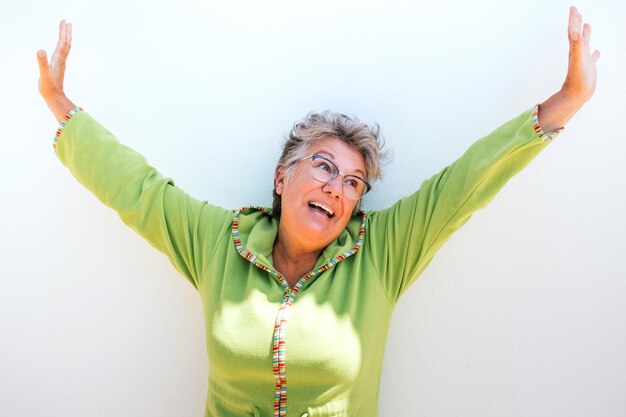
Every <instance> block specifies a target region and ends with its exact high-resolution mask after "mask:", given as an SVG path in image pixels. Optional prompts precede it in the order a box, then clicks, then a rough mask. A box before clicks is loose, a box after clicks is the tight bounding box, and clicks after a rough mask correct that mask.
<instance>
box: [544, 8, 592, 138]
mask: <svg viewBox="0 0 626 417" xmlns="http://www.w3.org/2000/svg"><path fill="white" fill-rule="evenodd" d="M567 38H568V39H569V65H568V69H567V76H566V77H565V82H564V83H563V87H561V89H560V90H559V91H558V92H557V93H556V94H554V95H552V96H551V97H550V98H549V99H547V100H546V101H544V102H543V103H541V105H540V106H539V123H540V124H541V126H543V128H544V129H545V130H555V129H557V128H560V127H563V126H565V124H566V123H567V122H568V121H569V120H570V119H571V118H572V116H574V114H576V112H577V111H578V110H580V108H581V107H582V106H583V105H584V104H585V103H586V102H587V101H588V100H589V99H590V98H591V96H593V93H594V91H595V89H596V78H597V71H596V62H597V61H598V58H600V51H597V50H596V51H594V52H593V53H591V48H590V46H589V40H590V39H591V25H590V24H589V23H585V24H584V25H583V17H582V15H581V14H580V13H579V12H578V10H577V9H576V7H574V6H572V7H570V10H569V24H568V26H567Z"/></svg>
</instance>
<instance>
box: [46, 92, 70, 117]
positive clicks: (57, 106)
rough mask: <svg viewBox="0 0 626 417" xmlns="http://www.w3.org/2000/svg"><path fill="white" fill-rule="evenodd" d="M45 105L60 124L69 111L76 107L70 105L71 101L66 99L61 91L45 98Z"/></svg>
mask: <svg viewBox="0 0 626 417" xmlns="http://www.w3.org/2000/svg"><path fill="white" fill-rule="evenodd" d="M46 104H47V105H48V108H49V109H50V110H51V111H52V113H53V114H54V117H56V119H57V121H58V122H61V121H62V120H63V119H64V117H65V115H66V114H68V113H69V112H70V110H72V109H74V108H76V105H74V103H72V101H71V100H70V99H68V98H67V97H66V96H65V94H64V93H63V92H62V91H61V92H59V93H56V94H54V95H51V96H48V97H47V98H46Z"/></svg>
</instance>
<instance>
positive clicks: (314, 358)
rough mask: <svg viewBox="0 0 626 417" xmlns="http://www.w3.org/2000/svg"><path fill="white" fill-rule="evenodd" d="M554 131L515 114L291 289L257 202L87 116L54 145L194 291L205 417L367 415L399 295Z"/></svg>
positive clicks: (344, 238)
mask: <svg viewBox="0 0 626 417" xmlns="http://www.w3.org/2000/svg"><path fill="white" fill-rule="evenodd" d="M557 133H558V131H556V132H552V133H550V134H549V135H544V134H543V132H542V131H541V129H540V127H539V124H538V122H537V107H536V106H535V108H534V109H529V110H527V111H525V112H524V113H522V114H521V115H519V116H518V117H516V118H514V119H513V120H511V121H509V122H508V123H506V124H504V125H503V126H501V127H499V128H498V129H496V130H495V131H494V132H493V133H491V134H490V135H488V136H486V137H484V138H482V139H480V140H478V141H477V142H476V143H474V144H473V145H472V146H471V147H470V148H469V149H468V150H467V151H466V152H465V154H464V155H463V156H461V158H459V159H458V160H457V161H456V162H454V163H453V164H451V165H449V166H448V167H446V168H444V169H443V170H441V171H440V172H439V173H437V174H436V175H434V176H433V177H431V178H429V179H427V180H425V181H424V182H423V183H422V185H421V187H420V189H419V190H418V191H417V192H415V193H414V194H412V195H409V196H407V197H405V198H402V199H401V200H399V201H398V202H396V203H395V204H394V205H393V206H391V207H390V208H388V209H385V210H380V211H371V212H369V213H367V214H366V213H362V212H361V213H358V214H357V215H355V216H354V217H353V218H352V219H351V221H350V223H349V224H348V227H347V228H346V229H345V230H344V231H343V233H342V234H341V235H340V236H339V238H338V239H337V240H336V241H335V242H333V243H332V244H330V245H329V246H328V247H327V248H326V249H325V250H324V251H323V254H322V256H320V258H319V260H318V262H317V264H316V266H315V270H314V271H312V273H310V274H308V275H307V276H305V277H303V278H302V279H301V280H300V281H299V283H298V284H297V285H296V286H294V287H293V288H289V286H288V285H287V284H286V282H285V281H284V279H283V278H282V277H281V276H280V274H279V273H278V272H277V271H275V270H274V269H273V266H272V247H273V242H274V239H275V237H276V233H277V230H278V222H277V221H276V220H275V219H273V218H272V217H271V216H270V215H268V213H267V212H268V210H267V209H263V208H255V207H247V208H246V207H244V208H243V209H241V210H238V211H229V210H225V209H223V208H220V207H216V206H214V205H211V204H208V203H207V202H206V201H200V200H196V199H194V198H193V197H191V196H189V195H187V194H186V193H185V192H184V191H182V190H181V189H179V188H177V187H176V186H175V185H174V182H173V181H172V180H171V179H169V178H164V177H162V176H161V175H160V174H159V173H158V172H157V170H156V169H154V168H153V167H151V166H150V165H148V163H147V162H146V160H145V158H143V157H142V156H141V155H139V154H138V153H136V152H135V151H133V150H132V149H130V148H128V147H127V146H124V145H122V144H120V143H119V142H118V141H117V139H116V138H115V137H114V136H113V135H112V134H111V133H110V132H109V131H107V130H106V129H105V128H104V127H103V126H101V125H100V124H99V123H98V122H97V121H95V120H94V119H93V118H92V117H91V116H89V115H88V114H87V113H85V112H78V113H77V114H75V115H74V116H73V117H71V118H70V119H69V120H68V121H67V122H66V125H65V127H64V128H62V129H61V130H60V131H59V132H58V133H57V139H58V141H57V142H56V152H57V155H58V157H59V158H60V160H61V161H62V162H63V164H65V165H66V166H67V167H68V168H69V170H70V171H71V172H72V174H73V175H74V176H75V177H76V178H77V179H78V181H80V183H81V184H83V185H84V186H85V187H87V188H88V189H89V190H90V191H91V192H93V193H94V194H95V195H96V196H97V197H98V198H99V199H100V200H101V201H102V202H103V203H104V204H106V205H107V206H109V207H111V208H113V209H114V210H116V211H117V212H118V213H119V216H120V217H121V219H122V220H123V221H124V222H125V223H126V224H127V225H128V226H130V227H131V228H133V229H134V230H135V231H136V232H137V233H139V234H140V235H141V236H142V237H144V238H145V239H146V240H147V241H148V242H149V243H150V244H151V245H152V246H154V247H155V248H157V249H158V250H159V251H161V252H163V253H164V254H165V255H167V256H168V257H169V259H170V261H171V262H172V264H173V265H174V267H175V268H176V269H177V270H178V271H179V272H180V273H181V274H182V275H184V276H185V277H186V278H187V279H188V280H189V281H190V282H191V283H192V285H193V286H194V287H195V288H196V289H197V290H198V292H199V294H200V297H201V299H202V304H203V307H204V315H205V325H206V336H207V353H208V358H209V389H208V394H207V402H206V413H205V416H215V417H231V416H232V417H234V416H250V417H252V416H272V415H288V416H310V417H322V416H324V417H330V416H354V417H366V416H376V415H377V414H378V389H379V381H380V374H381V370H382V363H383V354H384V350H385V341H386V337H387V333H388V329H389V322H390V319H391V315H392V312H393V309H394V306H395V305H396V302H397V301H398V299H399V297H400V296H401V295H402V294H403V293H404V292H405V291H406V290H407V288H408V287H409V286H410V285H411V284H412V283H413V282H414V281H415V280H416V278H417V277H418V276H419V275H420V273H421V272H422V271H423V270H424V269H425V268H426V266H427V265H428V264H429V262H430V261H431V259H432V258H433V256H434V254H435V252H436V251H437V250H438V249H439V248H440V247H441V246H442V245H443V244H444V243H445V242H446V241H447V240H448V239H449V238H450V236H451V235H452V233H454V232H455V231H456V230H457V229H459V228H460V227H461V226H462V225H463V224H465V222H467V221H468V220H469V218H470V217H471V215H472V213H473V212H474V211H476V210H478V209H479V208H482V207H484V206H485V205H487V204H488V203H489V201H490V200H491V199H492V198H493V197H494V196H495V194H496V193H497V192H498V191H499V190H500V189H501V188H502V187H503V186H504V185H505V184H506V182H507V181H508V180H509V179H510V178H511V177H512V176H513V175H515V174H516V173H517V172H519V171H520V170H521V169H522V168H524V167H525V166H526V165H527V164H528V163H529V162H530V161H531V160H532V159H533V158H534V157H535V156H536V155H537V154H538V153H539V152H540V151H541V150H543V149H544V148H545V147H546V146H547V145H548V144H549V142H550V140H551V139H552V138H553V137H554V136H556V134H557ZM285 413H286V414H285ZM383 414H384V413H383Z"/></svg>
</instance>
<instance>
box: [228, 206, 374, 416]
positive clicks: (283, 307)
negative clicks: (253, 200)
mask: <svg viewBox="0 0 626 417" xmlns="http://www.w3.org/2000/svg"><path fill="white" fill-rule="evenodd" d="M250 209H254V210H259V211H262V212H264V213H267V214H271V212H272V211H271V210H270V209H267V208H265V207H258V206H244V207H242V208H241V209H240V210H237V211H235V214H234V216H233V243H234V244H235V247H236V248H237V252H239V254H240V255H241V256H243V257H244V258H245V259H247V260H248V261H250V262H252V263H253V264H254V265H256V266H257V267H259V268H260V269H262V270H263V271H267V272H269V273H270V274H272V275H274V276H275V277H276V278H277V279H278V281H279V282H280V283H281V285H282V287H283V291H284V296H283V299H282V301H281V303H280V307H279V308H278V313H277V315H276V322H275V324H274V336H273V339H272V371H273V372H274V378H275V379H276V391H275V393H274V417H285V416H286V415H287V372H286V369H285V363H286V354H285V342H286V340H287V321H288V320H289V314H290V313H291V307H292V306H293V303H294V301H295V299H296V296H297V295H298V293H299V292H300V289H301V288H302V286H303V285H304V283H306V282H307V281H308V280H309V279H311V278H313V277H316V276H318V275H320V274H321V273H323V272H324V271H326V270H328V269H330V268H332V267H333V266H335V265H337V264H338V263H339V262H341V261H343V260H344V259H346V258H348V257H350V256H352V255H354V254H355V253H357V251H358V250H359V249H360V248H361V245H362V244H363V237H364V236H365V221H366V219H367V214H366V213H365V212H364V211H362V210H361V211H360V213H361V215H362V217H363V220H362V222H361V229H360V230H359V236H358V238H357V240H356V243H355V245H354V247H353V248H352V249H351V250H349V251H347V252H344V253H342V254H340V255H337V256H336V257H334V258H333V259H331V260H329V261H328V262H327V263H325V264H324V265H322V266H321V267H319V268H317V269H315V270H313V271H311V272H309V273H308V274H306V275H305V276H303V277H302V278H300V280H299V281H298V283H297V284H296V285H295V286H294V287H293V288H289V284H288V283H287V280H286V279H285V277H283V276H282V275H281V274H280V272H278V271H276V270H274V269H272V268H270V267H269V266H267V265H264V264H262V263H261V262H259V261H258V260H257V257H256V255H254V254H253V253H251V252H249V251H247V250H246V249H244V248H243V245H242V243H241V238H240V237H239V214H240V213H241V212H242V211H246V210H250Z"/></svg>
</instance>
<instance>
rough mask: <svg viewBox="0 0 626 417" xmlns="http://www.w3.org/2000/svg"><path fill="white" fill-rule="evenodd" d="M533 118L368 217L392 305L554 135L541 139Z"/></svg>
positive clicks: (525, 116) (498, 133) (505, 129)
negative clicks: (457, 232) (456, 232)
mask: <svg viewBox="0 0 626 417" xmlns="http://www.w3.org/2000/svg"><path fill="white" fill-rule="evenodd" d="M536 112H537V107H535V109H531V110H528V111H525V112H524V113H522V114H521V115H519V116H518V117H516V118H514V119H513V120H511V121H509V122H507V123H505V124H504V125H502V126H500V127H499V128H497V129H496V130H495V131H493V132H492V133H491V134H489V135H487V136H485V137H484V138H482V139H480V140H478V141H477V142H475V143H474V144H473V145H472V146H470V148H469V149H468V150H467V151H466V152H465V153H464V154H463V155H462V156H461V157H460V158H459V159H458V160H456V161H455V162H454V163H452V164H451V165H449V166H448V167H446V168H444V169H443V170H441V171H440V172H439V173H437V174H436V175H434V176H432V177H431V178H429V179H427V180H425V181H424V182H423V183H422V185H421V187H420V189H419V190H418V191H417V192H415V193H413V194H412V195H410V196H407V197H404V198H402V199H401V200H399V201H398V202H397V203H395V204H394V205H393V206H391V207H390V208H388V209H385V210H381V211H378V212H372V213H370V215H369V216H368V225H367V226H368V228H367V231H366V233H367V235H366V244H367V245H369V247H370V250H369V251H368V252H369V253H370V254H371V258H372V263H373V266H374V269H375V270H376V272H377V273H378V275H379V277H380V279H381V281H382V284H383V287H384V288H385V291H386V292H387V297H388V298H389V299H390V301H392V302H394V303H395V302H396V301H397V300H398V299H399V297H400V296H401V295H402V294H403V293H404V291H406V289H407V288H408V287H409V286H410V285H411V284H412V283H413V282H415V280H416V279H417V277H418V276H419V275H420V274H421V273H422V272H423V271H424V269H425V268H426V266H428V264H429V263H430V261H431V260H432V258H433V256H434V255H435V253H436V252H437V250H439V248H440V247H441V246H442V245H443V244H444V243H445V242H446V241H447V240H448V239H449V238H450V236H451V235H452V234H453V233H454V232H455V231H456V230H458V229H459V228H460V227H461V226H463V225H464V224H465V223H466V222H467V221H468V220H469V219H470V217H471V216H472V214H473V213H474V212H475V211H476V210H478V209H480V208H483V207H485V206H486V205H487V204H488V203H489V202H490V201H491V200H492V199H493V198H494V196H495V195H496V193H497V192H498V191H499V190H500V189H501V188H502V187H504V185H505V184H506V183H507V181H508V180H509V179H510V178H512V177H513V176H514V175H515V174H517V173H518V172H519V171H521V170H522V168H524V167H525V166H526V165H527V164H528V163H529V162H530V161H531V160H532V159H533V158H535V157H536V156H537V155H538V154H539V152H541V151H542V150H543V149H544V148H546V146H548V144H549V143H550V140H551V139H552V137H554V136H556V134H558V132H559V131H556V132H555V133H553V134H549V135H547V136H546V135H544V134H543V132H542V131H541V128H540V126H539V124H538V121H537V119H536V115H537V113H536Z"/></svg>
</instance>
